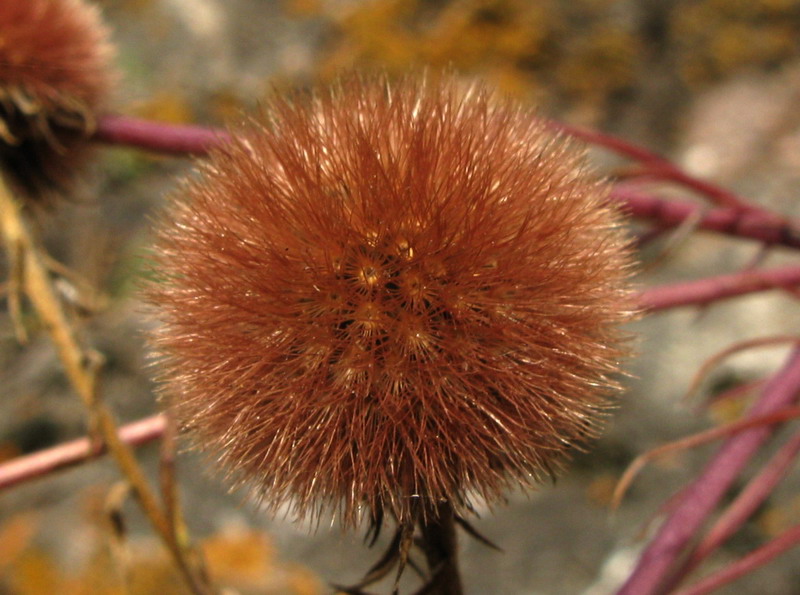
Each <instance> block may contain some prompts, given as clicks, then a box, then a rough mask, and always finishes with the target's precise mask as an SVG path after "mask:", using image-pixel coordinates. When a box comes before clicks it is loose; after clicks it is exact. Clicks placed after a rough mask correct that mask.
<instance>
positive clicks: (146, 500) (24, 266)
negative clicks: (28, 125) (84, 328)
mask: <svg viewBox="0 0 800 595" xmlns="http://www.w3.org/2000/svg"><path fill="white" fill-rule="evenodd" d="M0 230H1V231H2V234H3V238H4V240H5V243H6V249H7V251H8V253H9V254H12V255H14V258H18V259H19V262H20V266H21V271H20V283H21V287H20V288H19V290H20V292H21V293H24V295H25V296H26V297H27V298H28V300H29V301H30V303H31V305H32V307H33V308H34V310H35V311H36V313H37V315H38V316H39V318H40V319H41V321H42V323H43V325H44V327H45V329H46V330H47V332H48V333H49V335H50V337H51V339H52V341H53V343H54V344H55V346H56V349H57V352H58V355H59V359H60V360H61V363H62V365H63V366H64V371H65V373H66V375H67V378H68V379H69V381H70V384H72V386H73V387H74V388H75V391H76V392H77V393H78V395H79V396H80V398H81V400H82V401H83V403H84V405H85V406H86V408H87V411H88V412H89V416H90V425H91V427H92V430H95V429H96V431H97V433H98V435H99V436H102V441H103V443H104V444H105V445H106V447H107V448H108V450H109V452H110V453H111V454H112V456H113V457H114V459H115V460H116V461H117V464H118V466H119V468H120V470H121V471H122V473H123V475H124V476H125V478H126V479H127V480H128V481H129V482H130V484H131V488H132V490H133V492H134V494H135V495H136V497H137V499H138V500H139V503H140V505H141V506H142V509H143V510H144V511H145V514H146V515H147V517H148V518H149V519H150V521H151V523H152V524H153V527H154V528H155V529H156V531H157V533H158V534H159V535H160V536H161V538H162V539H163V541H164V543H165V544H166V545H167V547H168V548H169V550H170V552H171V553H172V555H173V557H174V559H175V561H176V563H177V564H178V566H179V568H180V569H181V571H182V573H183V575H184V578H185V579H186V581H187V584H188V585H189V586H190V587H191V588H192V590H193V592H195V593H208V592H209V588H208V586H207V585H205V584H203V582H202V581H201V579H200V578H199V577H198V576H197V573H196V572H195V571H194V570H193V569H192V568H191V567H190V566H189V565H188V562H187V560H186V554H185V547H184V546H183V545H182V544H180V543H179V542H178V541H177V539H175V536H174V533H173V532H172V531H171V530H170V524H169V521H168V519H167V518H166V516H165V515H164V512H163V511H162V510H161V507H160V505H159V503H158V500H157V499H156V496H155V495H154V494H153V492H152V490H151V489H150V486H149V484H148V481H147V479H146V477H145V475H144V472H143V471H142V469H141V467H140V466H139V464H138V462H137V461H136V458H135V456H134V455H133V451H132V450H131V449H130V448H129V447H128V446H127V445H126V444H125V443H124V442H122V441H121V440H120V439H119V435H118V429H117V425H116V422H115V420H114V417H113V414H112V413H111V411H110V410H109V409H108V407H107V406H106V405H105V404H104V403H103V402H102V400H100V399H99V398H98V394H97V391H96V386H97V376H98V374H97V372H98V365H97V361H98V359H97V358H96V357H93V355H92V351H91V350H87V349H84V348H83V347H82V346H81V344H80V343H79V341H78V339H77V337H76V334H75V331H74V328H73V327H72V325H71V323H70V321H69V319H68V317H67V315H66V313H65V312H64V309H63V307H62V305H61V302H60V301H59V298H58V294H57V292H56V290H55V288H54V287H53V285H52V283H51V280H50V275H49V271H48V268H47V266H46V264H45V262H44V259H43V258H42V256H41V253H42V251H41V249H40V248H39V246H38V244H37V242H36V240H35V239H34V236H33V235H32V234H31V232H30V231H29V229H28V226H27V223H26V221H25V217H24V215H23V213H22V209H21V207H20V205H19V203H18V202H17V200H16V199H15V198H14V197H13V196H12V194H11V192H10V190H9V188H8V185H7V184H6V183H5V180H4V179H3V178H2V175H0Z"/></svg>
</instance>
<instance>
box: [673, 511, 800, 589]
mask: <svg viewBox="0 0 800 595" xmlns="http://www.w3.org/2000/svg"><path fill="white" fill-rule="evenodd" d="M799 544H800V525H795V526H794V527H792V528H791V529H787V530H786V531H784V532H783V533H781V534H780V535H779V536H778V537H776V538H775V539H773V540H772V541H770V542H769V543H767V544H765V545H763V546H761V547H760V548H758V549H756V550H755V551H753V552H751V553H749V554H747V555H746V556H744V557H743V558H740V559H739V560H737V561H736V562H734V563H733V564H730V565H729V566H726V567H725V568H723V569H722V570H719V571H717V572H715V573H714V574H711V575H710V576H707V577H706V578H704V579H702V580H700V581H698V582H697V583H695V584H694V585H692V586H690V587H688V588H686V589H681V590H680V591H678V592H677V593H675V595H706V593H711V592H713V591H716V590H717V589H719V588H720V587H722V586H724V585H727V584H728V583H732V582H733V581H735V580H737V579H739V578H741V577H743V576H744V575H746V574H749V573H751V572H753V571H754V570H756V569H757V568H759V567H761V566H763V565H764V564H767V563H768V562H770V561H772V560H773V559H775V558H777V557H778V556H779V555H781V554H783V553H784V552H786V551H788V550H790V549H792V548H794V547H797V546H798V545H799ZM768 592H769V588H768V587H767V589H766V590H765V593H768Z"/></svg>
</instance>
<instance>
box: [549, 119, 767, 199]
mask: <svg viewBox="0 0 800 595" xmlns="http://www.w3.org/2000/svg"><path fill="white" fill-rule="evenodd" d="M551 126H552V127H553V128H554V129H556V130H561V131H563V132H565V133H566V134H568V135H570V136H573V137H575V138H579V139H581V140H584V141H586V142H587V143H590V144H593V145H597V146H600V147H605V148H606V149H609V150H611V151H614V152H615V153H617V154H619V155H624V156H625V157H628V158H630V159H633V160H634V161H637V162H638V163H640V164H641V165H642V167H643V169H644V172H643V173H644V174H645V175H646V176H647V177H649V178H652V179H660V180H668V181H671V182H675V183H677V184H680V185H681V186H683V187H684V188H688V189H690V190H692V191H694V192H696V193H697V194H699V195H701V196H704V197H706V198H708V199H709V200H711V201H712V202H713V203H715V204H719V205H722V206H726V207H729V208H732V209H736V210H740V211H754V212H759V213H760V212H762V211H761V209H759V208H758V207H754V206H752V205H750V204H748V203H747V201H746V200H745V199H743V198H741V197H739V196H737V195H735V194H734V193H732V192H730V191H729V190H726V189H725V188H721V187H719V186H716V185H714V184H712V183H710V182H706V181H705V180H700V179H698V178H695V177H694V176H691V175H689V174H687V173H686V172H685V171H683V170H682V169H681V168H680V167H678V166H677V165H675V164H674V163H672V162H671V161H670V160H668V159H666V158H665V157H662V156H661V155H659V154H658V153H655V152H653V151H650V150H648V149H645V148H643V147H639V146H637V145H634V144H632V143H629V142H628V141H626V140H623V139H621V138H617V137H615V136H611V135H610V134H606V133H604V132H600V131H597V130H589V129H586V128H580V127H578V126H571V125H569V124H564V123H563V122H551Z"/></svg>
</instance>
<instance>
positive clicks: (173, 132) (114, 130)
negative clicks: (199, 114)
mask: <svg viewBox="0 0 800 595" xmlns="http://www.w3.org/2000/svg"><path fill="white" fill-rule="evenodd" d="M94 137H95V139H96V140H98V141H100V142H103V143H106V144H110V145H124V146H126V147H135V148H138V149H146V150H148V151H155V152H157V153H167V154H172V155H205V154H206V153H208V151H209V150H210V149H212V148H213V147H215V146H217V145H218V144H220V143H221V142H224V141H226V140H227V139H228V138H229V135H228V133H227V132H225V131H223V130H215V129H213V128H204V127H201V126H184V125H177V124H164V123H160V122H152V121H150V120H143V119H141V118H130V117H127V116H104V117H102V118H100V120H99V121H98V122H97V129H96V130H95V133H94Z"/></svg>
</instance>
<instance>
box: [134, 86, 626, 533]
mask: <svg viewBox="0 0 800 595" xmlns="http://www.w3.org/2000/svg"><path fill="white" fill-rule="evenodd" d="M606 195H607V187H606V185H605V184H603V183H601V182H599V181H597V180H596V179H595V178H594V177H593V176H592V175H591V174H590V173H588V172H587V171H586V169H585V166H584V156H583V154H582V151H581V150H580V149H579V148H577V147H576V146H573V145H572V144H571V143H570V142H567V141H566V140H565V139H563V138H559V137H558V136H556V135H555V134H554V133H552V132H551V131H549V130H548V129H547V127H546V125H545V124H544V123H543V122H542V121H541V119H539V118H538V117H537V116H536V115H535V114H534V113H531V111H529V110H527V109H523V108H521V107H519V106H517V105H515V104H513V103H510V102H508V101H506V100H503V99H500V98H497V97H496V96H494V95H493V94H492V93H491V92H489V91H487V90H486V89H484V88H483V87H482V86H480V85H478V84H473V85H464V84H461V83H459V82H457V81H456V80H455V78H454V77H452V76H450V75H443V76H442V77H439V78H437V77H434V76H421V77H413V76H409V77H407V78H405V79H403V80H401V81H399V82H394V83H392V82H388V81H387V80H385V78H384V77H382V76H366V77H357V76H351V77H349V78H345V79H344V80H342V81H339V82H338V83H336V84H334V85H332V86H331V87H330V88H326V89H324V90H320V91H317V92H315V93H309V94H296V95H294V96H291V97H289V98H287V99H279V98H276V99H274V100H273V101H272V102H271V103H270V105H269V106H268V107H267V108H266V109H265V115H264V116H263V117H261V118H258V119H256V120H255V121H253V122H251V123H250V124H249V126H247V127H243V128H242V129H241V130H239V131H238V132H237V133H236V134H235V140H233V141H232V142H231V143H230V144H227V145H225V146H224V147H223V148H221V149H219V150H217V151H216V152H215V153H214V154H213V155H212V157H211V159H210V160H209V161H208V162H207V163H205V164H203V165H201V166H200V172H199V174H198V175H196V176H194V177H191V178H189V179H188V180H186V181H185V182H184V184H183V185H182V186H181V187H180V189H178V190H177V191H176V192H175V193H174V195H173V197H172V199H173V200H172V202H171V204H170V205H169V206H168V208H167V209H166V211H165V212H164V213H163V214H162V216H161V218H160V222H159V224H158V239H157V242H156V246H155V250H154V257H155V263H156V264H155V269H156V277H157V279H156V280H155V281H153V282H152V283H150V285H149V287H148V289H147V293H148V299H149V300H150V301H151V302H152V303H153V304H154V305H155V306H156V308H157V311H158V317H159V318H160V323H161V324H160V325H159V327H158V330H157V331H155V336H154V344H155V345H156V347H157V351H158V352H159V353H160V355H161V362H160V363H161V365H162V369H163V374H162V378H161V380H162V382H163V387H164V392H165V394H166V395H167V397H166V398H167V402H168V404H169V406H171V407H173V408H174V411H175V412H176V414H177V416H178V419H179V420H180V421H181V423H182V425H183V426H184V427H185V428H186V429H187V430H188V431H189V433H190V434H191V435H192V437H193V439H194V442H195V444H197V445H198V446H200V447H202V449H204V450H206V451H207V452H209V453H212V455H213V456H214V457H215V458H216V459H217V460H218V465H219V468H220V469H221V470H223V471H224V472H225V473H226V474H228V475H229V476H230V477H231V478H232V481H233V483H234V484H235V485H240V484H241V485H247V486H249V487H250V488H252V489H253V490H255V492H256V493H257V494H258V495H259V496H260V497H262V498H263V500H264V502H265V503H266V504H268V505H269V506H271V507H278V506H280V505H284V504H290V505H292V506H293V507H294V509H295V512H296V513H297V514H298V515H299V516H301V517H312V518H319V514H320V513H322V512H326V511H327V512H333V513H335V514H338V515H340V516H341V517H342V518H343V519H344V521H345V523H356V522H357V521H358V520H360V519H361V518H362V517H363V516H365V515H371V516H373V518H374V517H375V516H376V515H379V514H383V513H384V512H385V513H388V514H392V515H394V516H395V517H396V518H397V519H398V521H400V522H401V523H402V522H409V521H410V520H413V519H411V517H412V515H413V514H415V513H414V512H413V511H414V510H420V508H421V509H422V510H423V511H424V510H430V509H432V507H433V506H435V504H436V503H437V502H441V501H449V502H450V503H451V504H452V506H453V508H454V510H455V511H456V513H459V514H461V513H464V512H466V511H468V510H469V509H470V507H471V505H472V501H473V499H474V498H475V497H478V498H481V499H483V500H485V501H487V502H489V503H491V502H495V501H497V500H499V499H501V498H502V497H503V493H504V492H505V491H506V490H507V489H508V488H511V487H513V486H517V485H520V484H522V485H530V484H535V483H536V482H538V481H540V480H541V479H543V478H546V477H548V476H550V475H552V474H554V473H555V472H556V471H557V470H558V469H559V467H560V465H561V464H562V462H563V460H564V458H565V454H567V453H568V452H569V451H570V450H571V449H572V448H573V447H575V446H578V445H580V444H582V443H583V442H584V441H585V440H586V439H587V438H589V437H591V436H593V435H594V434H595V433H596V432H597V430H598V422H599V421H600V419H601V418H602V417H603V415H602V413H603V410H604V409H606V407H607V405H608V398H609V396H610V395H611V394H612V393H613V392H615V390H616V389H617V388H618V387H617V385H616V383H615V381H614V380H613V379H612V376H613V375H614V374H615V373H616V372H617V371H618V365H619V360H620V358H621V357H622V356H623V354H624V352H625V349H624V348H623V345H624V341H623V337H622V335H621V333H620V331H619V329H618V327H619V324H620V323H622V322H624V321H625V320H627V319H628V318H629V317H630V305H631V300H630V297H629V292H628V290H627V278H628V276H629V270H630V262H629V252H628V249H627V247H626V241H625V239H624V238H623V235H622V232H621V230H620V228H619V227H620V217H619V215H618V213H617V212H616V211H615V210H614V209H613V208H611V207H610V206H609V205H608V204H607V200H606ZM429 505H430V506H429Z"/></svg>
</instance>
